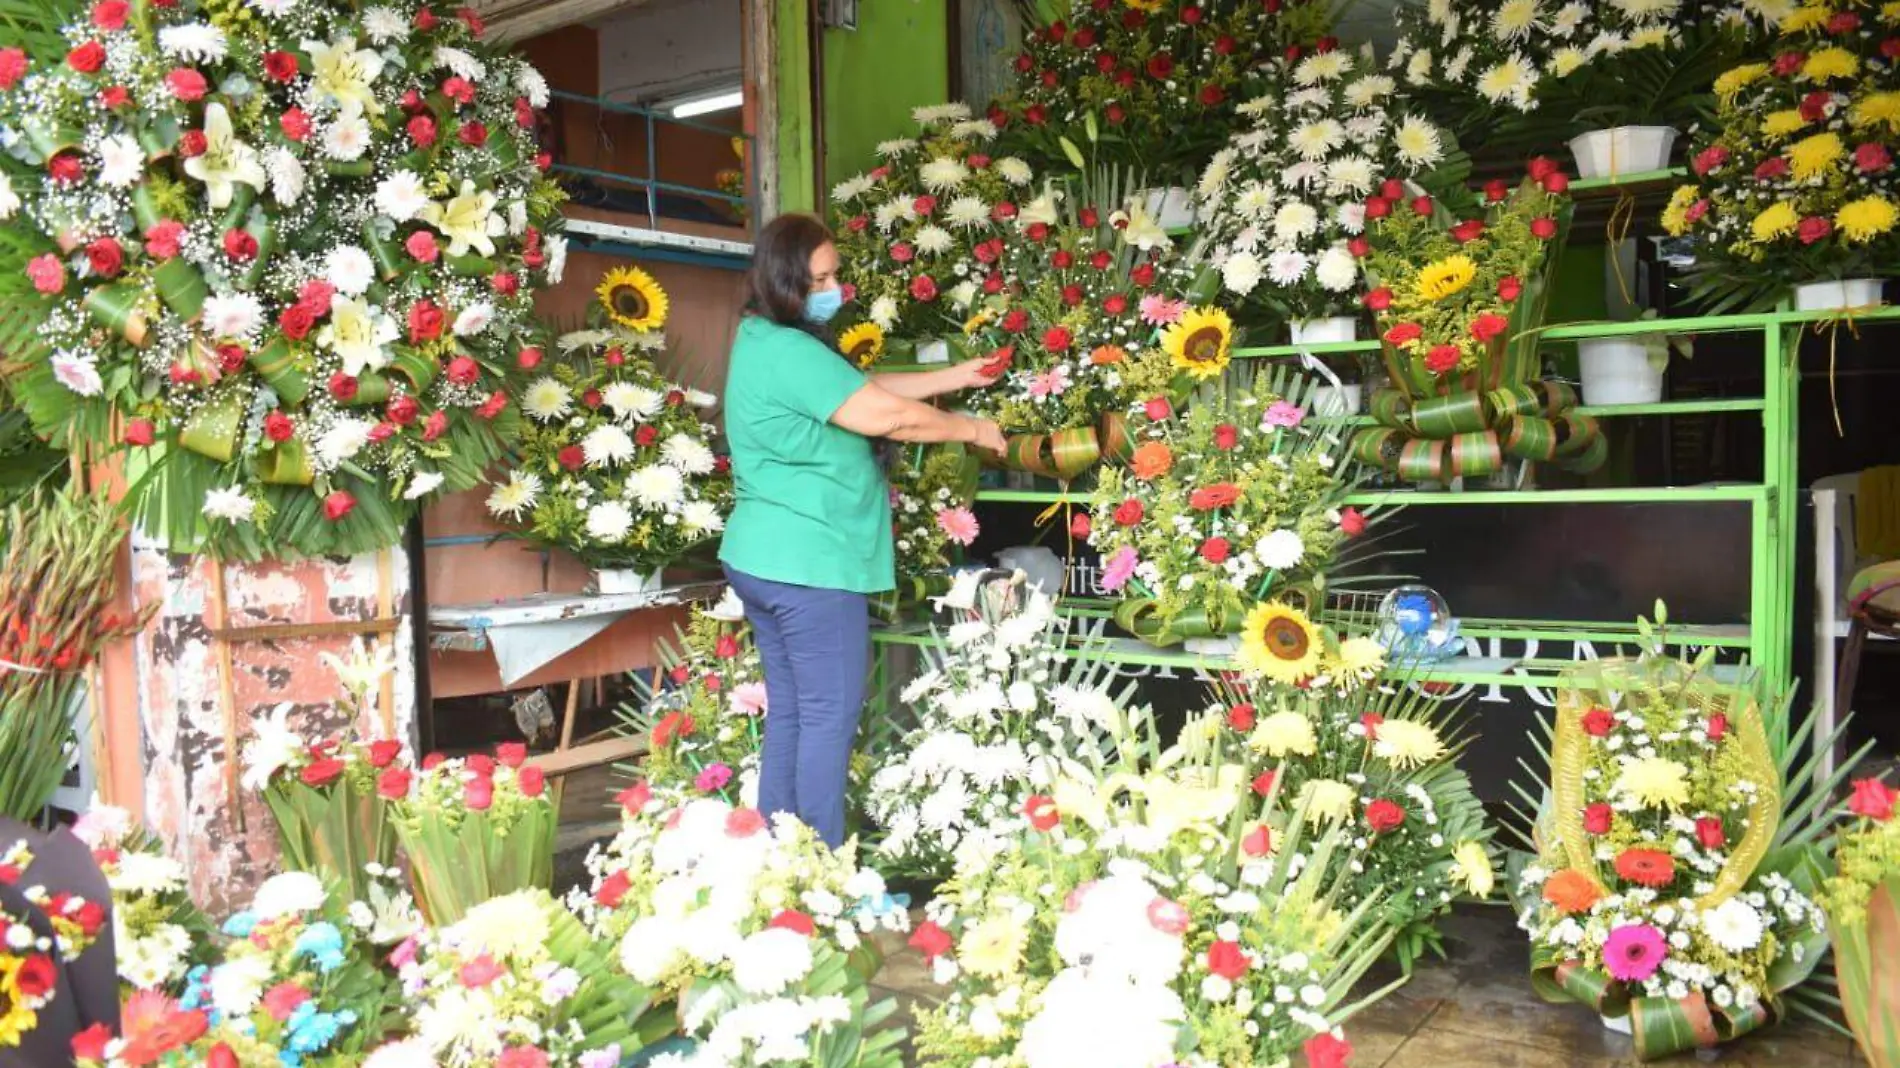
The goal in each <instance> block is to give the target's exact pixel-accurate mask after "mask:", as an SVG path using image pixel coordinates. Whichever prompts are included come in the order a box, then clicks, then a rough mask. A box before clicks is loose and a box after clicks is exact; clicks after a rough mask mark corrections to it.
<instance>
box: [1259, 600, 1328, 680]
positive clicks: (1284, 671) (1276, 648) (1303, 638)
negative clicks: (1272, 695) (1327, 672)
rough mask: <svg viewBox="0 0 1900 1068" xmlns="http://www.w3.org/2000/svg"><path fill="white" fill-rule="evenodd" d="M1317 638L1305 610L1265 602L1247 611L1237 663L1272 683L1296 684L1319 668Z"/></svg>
mask: <svg viewBox="0 0 1900 1068" xmlns="http://www.w3.org/2000/svg"><path fill="white" fill-rule="evenodd" d="M1319 654H1320V639H1319V634H1318V633H1317V632H1316V631H1314V629H1313V621H1312V620H1310V619H1308V618H1306V613H1304V612H1302V611H1300V610H1299V609H1297V608H1294V607H1293V606H1291V605H1287V604H1282V603H1280V602H1279V601H1268V602H1267V603H1265V604H1262V605H1260V606H1259V607H1257V608H1255V609H1254V610H1253V611H1252V612H1249V613H1247V622H1246V624H1245V625H1244V626H1243V627H1242V628H1241V631H1240V666H1241V667H1243V668H1246V669H1247V670H1249V671H1253V672H1257V673H1258V674H1261V675H1264V676H1266V677H1267V678H1269V679H1272V680H1273V681H1275V682H1283V683H1288V684H1291V683H1296V682H1299V681H1300V680H1302V679H1307V678H1311V677H1312V676H1313V675H1314V674H1315V673H1316V672H1318V671H1319Z"/></svg>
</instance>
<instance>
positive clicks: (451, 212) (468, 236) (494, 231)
mask: <svg viewBox="0 0 1900 1068" xmlns="http://www.w3.org/2000/svg"><path fill="white" fill-rule="evenodd" d="M495 203H496V199H495V194H493V193H484V192H478V191H477V190H476V189H475V183H474V182H472V181H469V180H467V179H463V180H462V190H461V192H459V193H457V194H456V195H455V196H453V197H451V198H449V199H448V200H445V201H443V202H441V203H439V204H438V203H435V202H430V203H429V205H428V206H427V207H424V208H423V209H422V212H421V217H422V221H423V222H426V223H428V224H429V225H430V226H433V227H435V228H436V229H437V230H439V231H441V233H442V236H443V237H446V238H448V239H449V255H451V256H460V255H464V254H465V253H467V252H468V250H469V249H474V250H475V251H477V252H479V253H481V254H482V255H484V256H493V255H494V254H495V238H497V237H500V236H501V235H502V234H504V233H506V232H507V229H508V223H507V221H506V220H504V219H503V218H502V217H501V216H500V215H497V214H496V213H495Z"/></svg>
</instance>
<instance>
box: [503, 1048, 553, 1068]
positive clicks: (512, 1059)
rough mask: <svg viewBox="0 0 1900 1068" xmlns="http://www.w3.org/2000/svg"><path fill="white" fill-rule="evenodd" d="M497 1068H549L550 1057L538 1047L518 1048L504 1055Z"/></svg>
mask: <svg viewBox="0 0 1900 1068" xmlns="http://www.w3.org/2000/svg"><path fill="white" fill-rule="evenodd" d="M495 1068H548V1055H547V1054H546V1053H543V1052H541V1049H540V1047H538V1046H516V1047H514V1048H513V1049H510V1050H506V1051H504V1052H503V1053H502V1055H501V1058H500V1059H499V1060H497V1061H496V1062H495Z"/></svg>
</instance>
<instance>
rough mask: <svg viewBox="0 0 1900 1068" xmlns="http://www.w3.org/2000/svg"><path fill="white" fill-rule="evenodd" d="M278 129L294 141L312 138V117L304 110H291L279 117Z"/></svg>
mask: <svg viewBox="0 0 1900 1068" xmlns="http://www.w3.org/2000/svg"><path fill="white" fill-rule="evenodd" d="M277 128H278V129H280V130H282V131H284V136H285V137H288V138H290V139H291V140H292V141H303V140H304V139H306V138H308V137H309V136H310V116H308V115H306V114H304V112H303V109H302V108H291V109H289V110H287V111H285V112H284V113H283V114H282V115H279V116H278V117H277Z"/></svg>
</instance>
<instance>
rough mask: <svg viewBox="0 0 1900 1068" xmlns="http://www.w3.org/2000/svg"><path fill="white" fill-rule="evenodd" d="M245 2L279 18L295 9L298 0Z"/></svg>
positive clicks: (249, 0)
mask: <svg viewBox="0 0 1900 1068" xmlns="http://www.w3.org/2000/svg"><path fill="white" fill-rule="evenodd" d="M245 2H246V3H248V4H250V5H251V7H253V8H255V9H256V10H258V11H259V12H262V13H263V14H266V15H269V16H270V17H271V18H274V19H280V18H283V17H284V16H285V15H288V14H290V13H291V12H292V11H295V10H297V3H298V0H245Z"/></svg>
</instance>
